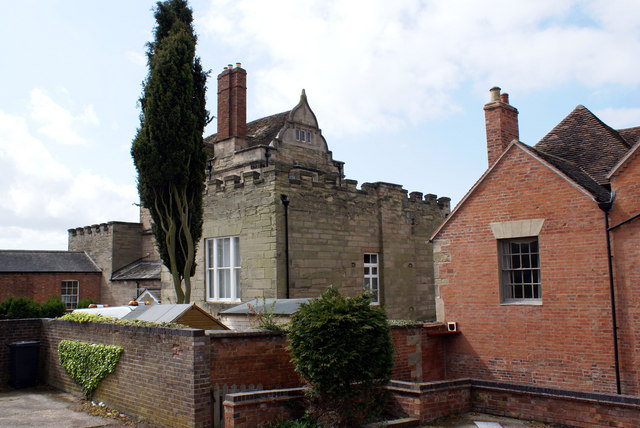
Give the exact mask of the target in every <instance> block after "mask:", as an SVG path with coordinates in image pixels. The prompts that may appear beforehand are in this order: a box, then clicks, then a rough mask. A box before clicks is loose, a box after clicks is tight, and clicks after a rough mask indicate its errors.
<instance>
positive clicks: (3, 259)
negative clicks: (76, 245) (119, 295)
mask: <svg viewBox="0 0 640 428" xmlns="http://www.w3.org/2000/svg"><path fill="white" fill-rule="evenodd" d="M0 272H12V273H31V272H47V273H49V272H60V273H71V272H73V273H85V272H102V270H101V269H100V268H99V267H98V265H96V264H95V263H94V261H93V260H91V258H90V257H89V256H88V255H87V254H86V253H85V252H83V251H41V250H33V251H32V250H0Z"/></svg>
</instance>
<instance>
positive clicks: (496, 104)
mask: <svg viewBox="0 0 640 428" xmlns="http://www.w3.org/2000/svg"><path fill="white" fill-rule="evenodd" d="M489 92H490V93H491V101H489V102H488V103H487V104H485V106H484V121H485V126H486V130H487V157H488V159H489V166H491V165H493V163H494V162H495V161H496V159H498V158H499V157H500V155H501V154H502V152H504V150H505V149H506V148H507V146H508V145H509V143H510V142H511V141H513V140H517V139H518V110H517V109H516V108H515V107H513V106H511V105H509V95H508V94H500V88H498V87H497V86H496V87H493V88H491V90H490V91H489Z"/></svg>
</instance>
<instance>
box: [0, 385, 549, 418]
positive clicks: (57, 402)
mask: <svg viewBox="0 0 640 428" xmlns="http://www.w3.org/2000/svg"><path fill="white" fill-rule="evenodd" d="M109 410H110V409H107V408H103V407H101V406H92V405H91V404H89V403H87V402H86V401H84V400H82V399H80V398H77V397H74V396H73V395H71V394H67V393H64V392H61V391H58V390H55V389H52V388H49V387H46V386H40V387H37V388H26V389H18V390H13V389H10V390H8V389H3V390H0V427H12V428H13V427H41V428H46V427H56V428H71V427H115V428H124V427H123V425H129V426H135V427H138V428H154V427H153V426H152V425H147V424H137V423H135V422H133V421H131V420H130V419H129V418H127V417H126V416H124V415H120V414H119V413H117V412H116V413H115V418H114V417H105V416H92V415H90V414H89V413H95V414H102V415H106V414H107V413H108V411H109ZM551 426H552V425H545V424H542V423H539V422H531V421H521V420H518V419H510V418H502V417H497V416H491V415H485V414H481V413H465V414H463V415H453V416H449V417H447V418H443V419H441V420H437V421H435V422H433V423H431V424H428V425H424V427H432V428H433V427H443V428H444V427H453V428H545V427H551Z"/></svg>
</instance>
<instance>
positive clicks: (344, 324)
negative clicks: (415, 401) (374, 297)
mask: <svg viewBox="0 0 640 428" xmlns="http://www.w3.org/2000/svg"><path fill="white" fill-rule="evenodd" d="M289 339H290V342H291V345H290V348H291V352H292V354H293V363H294V365H295V367H296V370H297V371H298V372H299V373H300V374H301V375H302V376H303V377H304V379H305V380H306V381H307V382H308V383H309V385H310V386H311V389H312V392H313V394H312V396H315V399H314V400H312V407H311V409H310V410H311V412H312V413H313V414H314V416H315V417H317V419H318V421H320V422H321V423H322V425H327V426H333V425H339V426H359V424H360V423H362V422H364V420H363V419H366V418H367V417H368V416H371V415H372V413H373V412H375V410H377V409H376V407H377V406H379V405H380V404H381V402H382V404H383V400H381V394H382V393H381V390H380V388H378V387H379V386H381V385H383V384H385V383H387V382H388V380H389V378H390V376H391V368H392V366H393V343H392V341H391V332H390V328H389V324H388V323H387V316H386V314H385V312H384V310H383V309H382V308H380V307H379V306H372V305H370V298H369V296H368V295H366V294H363V295H361V296H358V297H353V298H348V297H344V296H342V295H341V294H340V293H339V292H338V291H337V290H336V289H335V288H333V287H330V288H329V289H328V290H327V291H325V292H324V293H323V294H322V297H321V298H320V299H315V300H312V301H310V302H309V303H306V304H303V305H301V306H300V309H299V310H298V312H297V313H296V314H295V315H294V316H293V318H292V320H291V324H290V327H289Z"/></svg>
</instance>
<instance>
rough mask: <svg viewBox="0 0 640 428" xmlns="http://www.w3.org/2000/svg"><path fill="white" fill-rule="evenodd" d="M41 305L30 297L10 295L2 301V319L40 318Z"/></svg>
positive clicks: (0, 304) (0, 316) (0, 310)
mask: <svg viewBox="0 0 640 428" xmlns="http://www.w3.org/2000/svg"><path fill="white" fill-rule="evenodd" d="M41 314H42V312H41V309H40V305H39V304H38V302H36V301H35V300H33V299H30V298H28V297H13V296H9V297H8V298H7V299H6V300H5V301H3V302H2V303H0V319H22V318H40V316H41Z"/></svg>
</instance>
